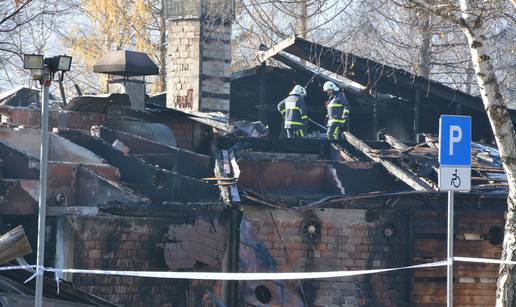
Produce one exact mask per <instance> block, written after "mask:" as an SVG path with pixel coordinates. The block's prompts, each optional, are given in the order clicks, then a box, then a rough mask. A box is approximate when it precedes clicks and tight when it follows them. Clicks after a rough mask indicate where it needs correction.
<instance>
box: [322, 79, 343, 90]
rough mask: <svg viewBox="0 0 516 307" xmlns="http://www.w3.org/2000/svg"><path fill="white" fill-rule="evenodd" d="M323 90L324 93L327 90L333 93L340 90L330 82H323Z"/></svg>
mask: <svg viewBox="0 0 516 307" xmlns="http://www.w3.org/2000/svg"><path fill="white" fill-rule="evenodd" d="M323 90H324V91H325V92H326V91H328V90H332V91H334V92H337V91H339V90H340V89H339V87H338V86H337V85H336V84H335V83H333V82H331V81H326V82H324V85H323Z"/></svg>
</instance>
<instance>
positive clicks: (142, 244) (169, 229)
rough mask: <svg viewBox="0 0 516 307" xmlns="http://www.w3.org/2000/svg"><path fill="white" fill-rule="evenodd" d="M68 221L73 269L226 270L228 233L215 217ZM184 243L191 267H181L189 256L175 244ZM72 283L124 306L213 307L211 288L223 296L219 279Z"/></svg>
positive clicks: (95, 278)
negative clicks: (188, 221)
mask: <svg viewBox="0 0 516 307" xmlns="http://www.w3.org/2000/svg"><path fill="white" fill-rule="evenodd" d="M67 222H68V223H69V225H70V226H71V229H73V232H74V235H73V236H74V240H73V241H74V245H75V246H74V248H73V252H74V257H73V259H74V263H73V267H76V268H84V269H113V270H147V271H170V270H174V269H178V268H186V269H188V270H193V269H194V267H195V268H201V269H202V270H203V271H204V270H213V271H220V270H221V267H220V263H221V262H222V256H223V253H224V249H225V241H224V240H225V238H226V232H225V227H223V226H222V224H223V223H222V224H221V223H219V222H218V220H217V218H216V217H215V220H213V221H211V220H209V219H208V220H202V221H201V220H199V221H191V222H192V224H175V223H173V222H171V220H170V219H161V218H130V217H99V216H96V217H73V216H70V217H67ZM191 230H194V231H193V233H191V234H194V235H196V236H193V237H192V239H191V240H189V239H188V234H189V233H190V231H191ZM204 232H205V233H204ZM185 238H186V239H185ZM195 238H197V240H196V239H195ZM181 241H182V242H183V246H184V247H185V248H184V249H185V250H187V251H188V255H189V256H190V258H191V259H193V260H194V261H193V262H192V261H191V262H189V264H192V266H191V267H190V266H185V265H179V264H185V261H184V260H185V259H184V257H183V258H181V257H180V255H179V254H178V253H177V249H176V248H175V246H176V245H177V244H176V243H177V242H180V243H181ZM186 243H188V244H186ZM196 244H197V245H196ZM175 260H178V262H177V263H176V262H175ZM181 260H183V262H181ZM205 262H206V263H205ZM167 263H168V265H167ZM73 283H74V285H75V286H77V287H79V288H80V289H82V290H85V291H88V292H91V293H92V294H94V295H98V296H100V297H102V298H105V299H107V300H109V301H111V302H112V303H115V304H120V305H122V306H192V305H190V304H195V306H212V305H210V304H211V303H210V300H209V299H207V298H206V297H205V296H206V295H207V293H208V291H207V290H209V291H210V292H211V293H214V295H216V296H219V297H220V294H221V292H220V291H221V290H220V289H221V288H220V283H215V282H190V281H184V280H170V279H159V278H137V277H116V276H101V275H75V276H73Z"/></svg>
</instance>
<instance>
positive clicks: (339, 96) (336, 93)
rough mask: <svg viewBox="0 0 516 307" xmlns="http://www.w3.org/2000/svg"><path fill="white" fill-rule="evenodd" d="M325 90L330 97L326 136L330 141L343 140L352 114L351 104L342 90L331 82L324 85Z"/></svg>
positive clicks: (327, 104)
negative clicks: (350, 113)
mask: <svg viewBox="0 0 516 307" xmlns="http://www.w3.org/2000/svg"><path fill="white" fill-rule="evenodd" d="M323 90H324V91H325V92H326V94H327V95H328V97H329V99H328V102H327V103H326V110H327V112H328V114H327V117H328V124H327V127H328V130H327V132H326V136H327V137H328V139H329V140H341V139H343V135H344V131H346V130H347V124H348V117H349V112H350V110H349V109H350V108H349V102H348V100H347V99H346V96H344V93H342V91H341V90H340V88H339V87H338V86H337V85H335V83H333V82H331V81H327V82H325V83H324V85H323Z"/></svg>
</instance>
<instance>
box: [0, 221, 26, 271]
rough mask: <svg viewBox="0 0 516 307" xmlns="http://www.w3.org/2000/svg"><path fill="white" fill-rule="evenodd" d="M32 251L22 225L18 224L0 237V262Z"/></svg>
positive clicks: (5, 261)
mask: <svg viewBox="0 0 516 307" xmlns="http://www.w3.org/2000/svg"><path fill="white" fill-rule="evenodd" d="M30 253H32V249H31V247H30V243H29V239H27V236H26V235H25V231H24V230H23V226H21V225H20V226H18V227H16V228H14V229H13V230H11V231H9V232H7V233H6V234H4V235H3V236H1V237H0V264H3V263H7V262H9V261H11V260H14V259H16V258H18V257H23V256H25V255H28V254H30Z"/></svg>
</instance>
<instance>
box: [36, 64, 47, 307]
mask: <svg viewBox="0 0 516 307" xmlns="http://www.w3.org/2000/svg"><path fill="white" fill-rule="evenodd" d="M47 69H48V68H47ZM43 71H44V73H43V82H42V83H43V84H42V85H41V151H40V159H39V216H38V258H37V262H36V265H37V269H36V270H38V271H37V272H38V274H37V275H36V294H35V296H36V298H35V303H34V306H36V307H41V306H42V303H43V272H42V271H41V268H43V266H44V265H45V264H44V259H45V222H46V221H45V220H46V216H47V178H48V177H47V172H48V168H47V167H48V93H49V87H50V75H49V73H48V70H47V73H45V68H43Z"/></svg>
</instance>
